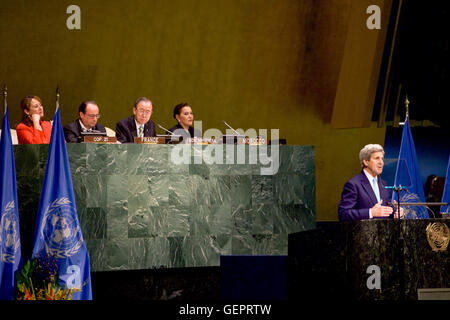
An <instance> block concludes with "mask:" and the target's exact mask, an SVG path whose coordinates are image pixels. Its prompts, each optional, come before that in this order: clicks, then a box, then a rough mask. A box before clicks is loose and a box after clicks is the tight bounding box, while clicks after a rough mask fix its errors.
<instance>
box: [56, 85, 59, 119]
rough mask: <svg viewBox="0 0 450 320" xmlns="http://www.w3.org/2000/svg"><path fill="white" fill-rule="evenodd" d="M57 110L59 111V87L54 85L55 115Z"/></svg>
mask: <svg viewBox="0 0 450 320" xmlns="http://www.w3.org/2000/svg"><path fill="white" fill-rule="evenodd" d="M58 109H59V85H58V84H57V85H56V110H55V113H56V111H58Z"/></svg>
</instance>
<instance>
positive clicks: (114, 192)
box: [14, 143, 316, 272]
mask: <svg viewBox="0 0 450 320" xmlns="http://www.w3.org/2000/svg"><path fill="white" fill-rule="evenodd" d="M175 147H176V146H173V145H135V144H122V145H114V144H104V145H102V144H84V143H81V144H68V145H67V149H68V154H69V159H70V166H71V171H72V178H73V185H74V191H75V197H76V203H77V209H78V215H79V219H80V223H81V226H82V231H83V236H84V238H85V240H86V243H87V247H88V250H89V254H90V259H91V271H94V272H95V271H117V270H139V269H159V268H186V267H209V266H219V265H220V256H221V255H235V254H246V255H260V254H261V255H286V254H287V251H288V234H290V233H294V232H299V231H304V230H310V229H314V228H315V224H316V222H315V176H314V148H313V147H312V146H279V169H278V171H277V172H276V174H273V175H270V174H269V175H267V174H264V175H262V174H261V168H262V167H265V165H264V164H262V163H260V162H258V161H256V163H255V162H245V163H241V164H232V163H230V161H227V159H228V160H229V159H230V155H231V156H235V155H236V154H238V152H239V150H240V151H242V150H244V151H245V153H246V155H247V156H248V157H250V158H251V157H252V155H255V154H256V153H257V152H258V151H257V150H258V148H259V147H258V146H248V145H246V146H237V145H236V146H228V149H226V151H225V152H224V153H223V163H224V164H220V161H218V160H217V159H219V158H220V157H221V156H219V155H218V154H214V153H211V152H210V153H207V152H206V153H205V151H207V148H210V147H209V146H189V148H191V152H192V153H191V156H190V160H191V161H190V163H188V164H186V163H181V164H176V163H174V162H173V161H171V160H172V158H171V157H172V156H173V150H174V148H175ZM230 148H231V149H230ZM237 148H241V149H239V150H238V149H237ZM242 148H243V149H242ZM14 151H15V160H16V170H17V184H18V196H19V213H20V219H21V221H20V222H21V237H22V247H23V251H24V254H23V256H24V259H27V258H29V255H30V254H31V249H32V239H33V235H34V227H35V216H36V211H37V208H38V204H39V197H40V192H41V188H42V183H43V177H44V172H45V167H46V162H47V153H48V145H17V146H14ZM208 157H215V159H216V162H214V161H208V159H207V158H208ZM257 159H258V158H257Z"/></svg>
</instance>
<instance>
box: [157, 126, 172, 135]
mask: <svg viewBox="0 0 450 320" xmlns="http://www.w3.org/2000/svg"><path fill="white" fill-rule="evenodd" d="M157 125H158V127H160V128H161V129H163V130H164V131H165V132H168V133H170V134H172V135H175V133H173V132H172V131H170V130H167V129H166V128H164V127H163V126H162V125H160V124H158V123H157Z"/></svg>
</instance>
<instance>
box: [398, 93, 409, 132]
mask: <svg viewBox="0 0 450 320" xmlns="http://www.w3.org/2000/svg"><path fill="white" fill-rule="evenodd" d="M405 109H406V112H405V113H406V114H405V121H403V122H399V123H398V124H399V125H401V126H403V125H405V122H406V119H408V118H409V100H408V94H406V97H405Z"/></svg>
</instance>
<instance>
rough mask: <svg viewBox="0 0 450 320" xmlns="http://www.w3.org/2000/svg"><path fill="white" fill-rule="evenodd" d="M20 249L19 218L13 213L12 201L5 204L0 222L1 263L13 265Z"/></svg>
mask: <svg viewBox="0 0 450 320" xmlns="http://www.w3.org/2000/svg"><path fill="white" fill-rule="evenodd" d="M19 248H20V239H19V218H18V217H17V215H16V214H15V213H14V201H10V202H8V203H7V204H6V206H5V210H4V212H3V214H2V219H1V221H0V255H1V257H0V259H1V261H2V262H3V263H14V262H15V260H14V259H15V257H16V256H17V255H16V254H17V252H18V250H19Z"/></svg>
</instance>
